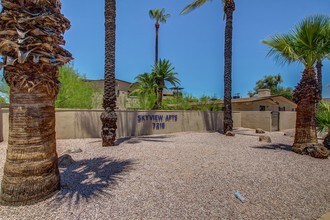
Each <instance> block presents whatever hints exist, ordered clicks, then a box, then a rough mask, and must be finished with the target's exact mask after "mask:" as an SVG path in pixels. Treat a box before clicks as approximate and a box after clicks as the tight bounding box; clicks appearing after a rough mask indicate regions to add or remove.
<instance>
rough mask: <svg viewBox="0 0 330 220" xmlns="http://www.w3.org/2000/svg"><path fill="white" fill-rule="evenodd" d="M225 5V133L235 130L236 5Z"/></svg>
mask: <svg viewBox="0 0 330 220" xmlns="http://www.w3.org/2000/svg"><path fill="white" fill-rule="evenodd" d="M232 4H233V5H227V6H225V13H226V28H225V67H224V84H225V86H224V120H223V128H224V133H226V132H228V131H232V130H233V119H232V106H231V92H232V91H231V89H232V88H231V84H232V79H231V75H232V40H233V12H234V10H235V5H234V3H233V2H232Z"/></svg>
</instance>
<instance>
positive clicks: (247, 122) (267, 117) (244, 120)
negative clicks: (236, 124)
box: [241, 111, 272, 131]
mask: <svg viewBox="0 0 330 220" xmlns="http://www.w3.org/2000/svg"><path fill="white" fill-rule="evenodd" d="M241 125H242V127H244V128H254V129H256V128H261V129H263V130H265V131H271V125H272V116H271V112H270V111H242V112H241Z"/></svg>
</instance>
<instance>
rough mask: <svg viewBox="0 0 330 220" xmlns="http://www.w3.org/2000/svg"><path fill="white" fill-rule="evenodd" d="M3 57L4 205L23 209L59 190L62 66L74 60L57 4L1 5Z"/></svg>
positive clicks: (49, 0)
mask: <svg viewBox="0 0 330 220" xmlns="http://www.w3.org/2000/svg"><path fill="white" fill-rule="evenodd" d="M1 4H2V11H1V19H0V29H1V30H5V31H3V33H2V36H1V38H0V45H1V47H0V54H1V55H2V56H3V58H4V59H3V61H4V67H5V69H4V77H5V79H6V81H7V83H8V85H9V87H10V106H9V139H8V149H7V157H6V161H5V166H4V175H3V180H2V186H1V195H0V200H1V201H0V202H1V203H3V204H5V205H25V204H32V203H35V202H37V201H40V200H43V199H45V198H47V197H49V196H51V195H52V194H54V193H55V192H56V191H57V190H58V189H59V188H60V177H59V170H58V165H57V160H58V159H57V153H56V139H55V109H54V106H55V104H54V103H55V97H56V95H57V94H58V90H59V82H58V80H57V79H58V71H57V70H58V67H59V66H62V65H64V64H65V63H67V62H69V61H70V60H72V57H71V54H70V52H68V51H66V50H65V49H63V48H62V47H61V46H60V45H62V44H64V43H65V41H64V39H63V36H62V34H64V32H65V31H66V30H67V29H69V28H70V21H69V20H68V19H66V18H65V17H64V15H63V14H61V3H60V1H59V0H38V1H34V0H33V1H32V0H25V1H21V0H2V2H1Z"/></svg>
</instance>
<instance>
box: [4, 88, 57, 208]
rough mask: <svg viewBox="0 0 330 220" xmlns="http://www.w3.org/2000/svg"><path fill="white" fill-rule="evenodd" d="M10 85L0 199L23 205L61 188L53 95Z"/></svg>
mask: <svg viewBox="0 0 330 220" xmlns="http://www.w3.org/2000/svg"><path fill="white" fill-rule="evenodd" d="M42 88H43V87H41V88H37V89H35V90H34V91H33V92H32V93H28V92H27V89H26V88H24V89H20V88H17V87H15V86H11V89H10V106H9V125H10V127H9V141H8V149H7V158H6V162H5V167H4V176H3V180H2V188H1V202H2V203H3V204H10V205H26V204H31V203H35V202H38V201H40V200H43V199H45V198H47V197H49V196H51V195H53V193H55V192H56V191H57V190H59V188H60V176H59V171H58V165H57V160H58V158H57V153H56V139H55V108H54V105H55V104H54V103H55V96H50V95H49V94H48V93H47V90H45V89H42Z"/></svg>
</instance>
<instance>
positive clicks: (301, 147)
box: [292, 143, 329, 159]
mask: <svg viewBox="0 0 330 220" xmlns="http://www.w3.org/2000/svg"><path fill="white" fill-rule="evenodd" d="M292 151H293V152H295V153H297V154H302V155H309V156H311V157H315V158H319V159H327V158H328V157H329V150H328V149H327V148H325V147H324V146H323V145H322V144H313V143H307V144H306V143H305V144H294V145H293V147H292Z"/></svg>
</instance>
